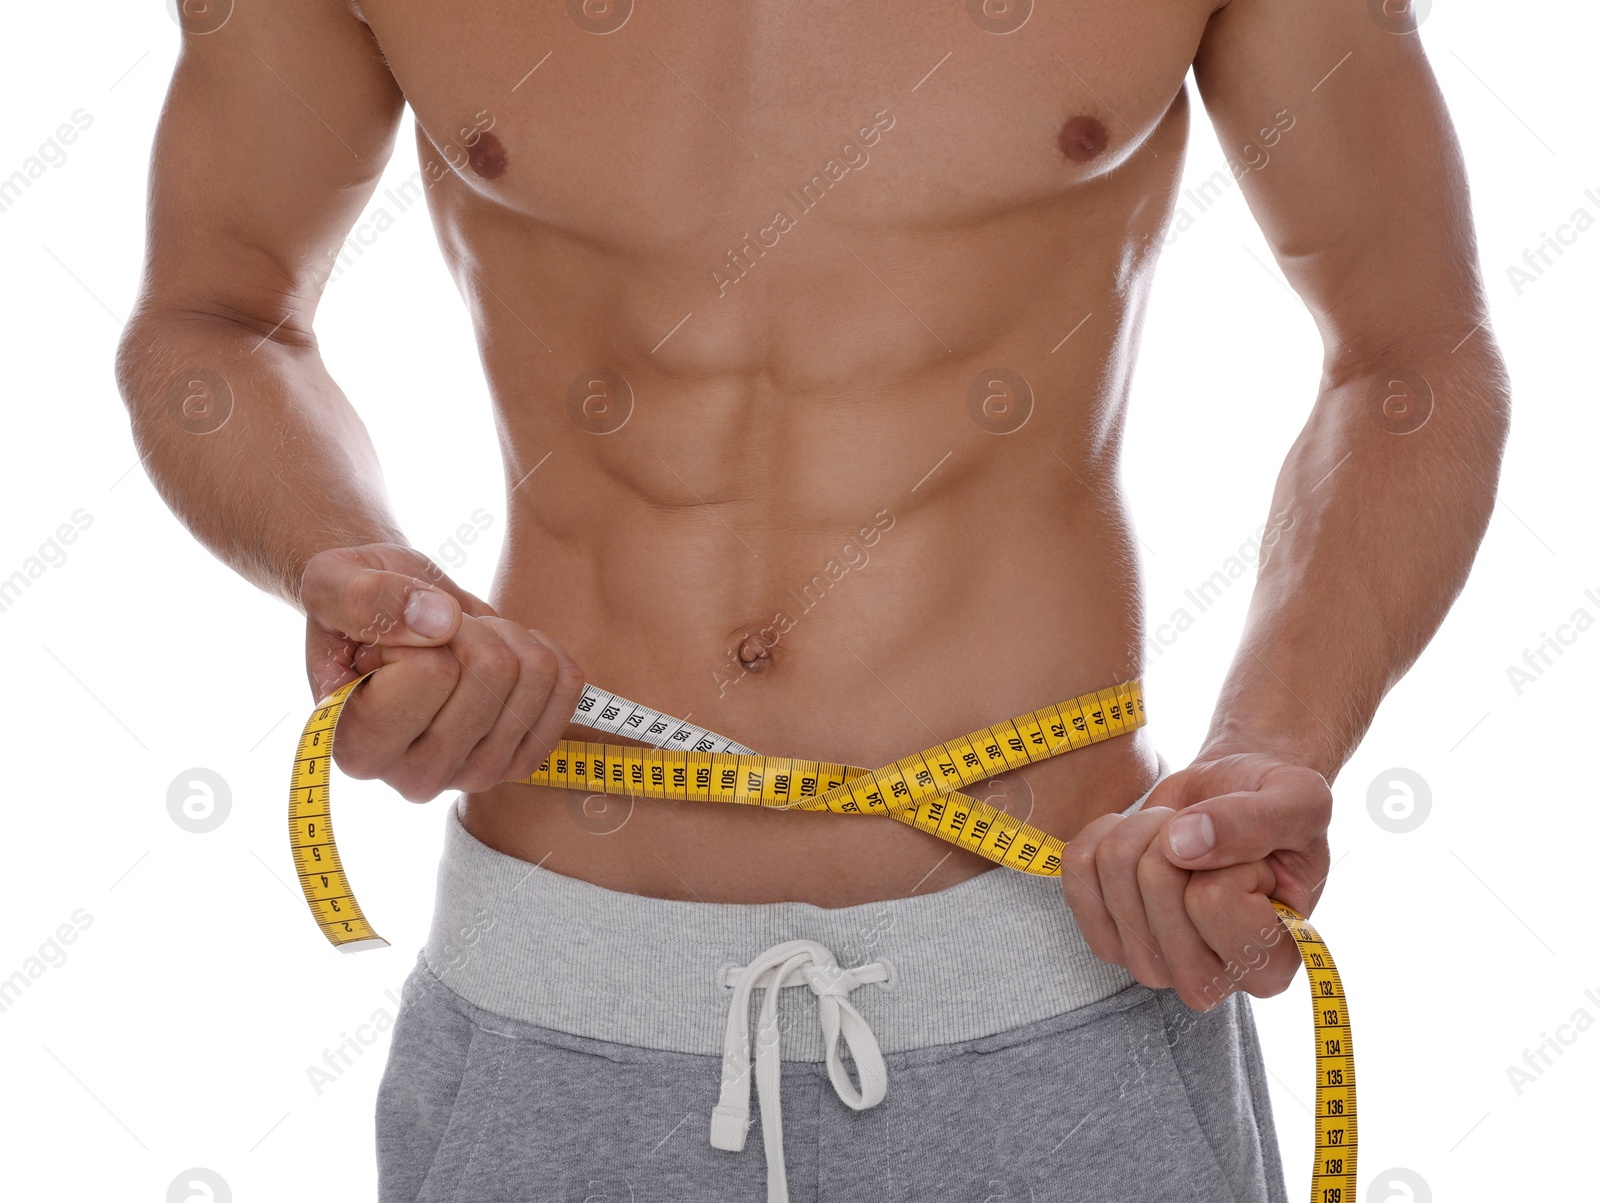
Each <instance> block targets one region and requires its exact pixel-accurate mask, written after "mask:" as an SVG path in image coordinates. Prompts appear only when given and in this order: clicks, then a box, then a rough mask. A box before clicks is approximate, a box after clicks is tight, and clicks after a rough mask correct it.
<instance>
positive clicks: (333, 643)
mask: <svg viewBox="0 0 1600 1203" xmlns="http://www.w3.org/2000/svg"><path fill="white" fill-rule="evenodd" d="M403 105H404V97H403V96H402V95H401V93H400V90H399V88H398V87H397V86H396V84H395V82H394V79H393V77H392V76H391V75H390V73H389V70H388V67H387V66H386V65H385V64H384V61H383V58H382V56H381V54H380V51H379V48H378V45H377V43H376V41H375V40H374V39H373V36H372V34H371V32H370V31H369V30H368V28H367V26H366V24H365V23H364V22H362V21H360V20H358V19H356V18H355V17H354V16H353V15H352V14H351V12H350V11H349V7H348V3H347V0H274V2H273V3H272V4H270V5H265V4H240V5H238V6H237V8H235V9H234V10H233V11H232V15H231V16H230V17H229V18H228V19H227V21H226V22H225V23H224V24H223V25H222V26H221V28H219V29H216V30H214V31H213V32H210V33H200V32H197V31H193V30H186V31H185V33H184V35H183V48H182V53H181V55H180V57H179V60H178V65H177V69H176V70H175V72H174V73H173V78H172V84H171V87H170V89H169V91H168V95H167V103H166V106H165V108H164V109H163V111H162V114H161V121H160V124H159V126H158V127H157V131H156V138H155V148H154V153H153V155H152V159H151V165H150V201H149V207H150V213H149V224H148V231H147V239H148V245H147V250H146V260H145V272H144V279H143V283H142V287H141V289H140V294H139V299H138V302H137V304H136V306H135V309H134V313H133V316H132V317H131V318H130V319H129V322H128V326H127V329H126V333H125V334H124V337H123V339H122V341H121V343H120V345H119V347H118V353H117V382H118V385H119V387H120V388H121V390H122V395H123V399H124V401H125V402H126V403H127V406H128V410H129V413H130V415H131V418H132V425H133V434H134V440H135V442H136V443H137V445H138V448H139V453H140V457H141V459H142V460H143V462H144V466H145V470H146V471H147V472H148V473H149V475H150V478H151V479H152V480H153V481H154V482H155V485H156V488H157V489H158V490H159V491H160V493H161V495H162V497H163V498H164V499H165V500H166V502H167V504H168V505H169V506H170V507H171V508H172V510H173V512H174V513H176V514H177V515H178V517H179V518H180V519H181V520H182V521H183V522H184V523H185V525H187V526H188V528H189V529H190V531H192V532H193V533H194V535H195V537H196V538H198V539H199V540H200V541H201V542H203V543H204V544H205V545H206V546H207V547H208V548H210V549H211V551H212V552H213V553H214V554H216V555H217V556H218V557H219V558H220V559H222V560H223V561H224V562H225V563H226V564H228V565H229V566H230V567H232V568H233V569H235V570H236V571H237V572H239V573H240V574H241V575H242V576H244V577H246V578H248V579H249V580H251V581H252V582H254V583H255V584H256V585H259V586H260V587H261V588H262V589H265V590H267V591H268V592H271V593H274V594H276V595H277V596H279V597H281V598H283V599H284V600H285V601H288V602H289V603H290V604H292V605H294V606H295V607H297V608H298V609H300V610H302V611H304V612H305V615H306V671H307V676H308V678H309V679H310V683H311V687H312V694H313V697H315V698H319V699H320V698H322V697H325V696H327V694H328V693H329V692H331V691H332V690H333V689H335V688H337V687H338V686H339V685H341V684H343V683H344V682H346V681H349V680H352V679H354V678H355V677H357V676H359V675H362V674H364V673H366V672H369V671H370V672H373V677H372V679H371V680H370V681H368V682H367V683H366V684H364V685H363V686H362V687H361V688H360V689H359V690H357V692H356V694H355V695H353V696H352V697H351V699H350V702H349V704H348V706H347V707H346V711H345V717H344V718H343V720H342V721H341V722H340V725H339V745H338V750H337V751H336V752H335V758H336V760H337V761H338V763H339V766H340V768H342V769H343V770H344V771H345V772H346V773H348V774H350V775H351V776H354V777H363V778H372V777H381V778H382V779H383V780H384V781H386V782H388V783H389V784H390V785H392V786H393V787H394V788H395V789H396V790H398V791H399V792H400V793H401V794H403V795H404V796H405V797H407V798H409V799H411V800H412V801H418V802H420V801H426V800H428V799H429V798H432V797H434V796H435V795H437V794H438V793H440V792H441V791H443V790H446V789H461V790H468V791H472V790H483V789H488V788H490V787H491V786H493V785H496V784H498V783H500V782H502V781H508V780H518V779H520V778H523V777H526V776H527V775H528V774H530V773H531V772H533V770H534V769H536V768H537V767H538V765H539V763H540V762H541V761H542V760H543V759H544V758H545V756H546V755H547V754H548V752H549V749H550V747H551V746H552V745H553V744H554V742H555V741H556V740H557V739H559V738H560V736H561V733H562V730H563V728H564V727H565V725H566V723H567V721H568V719H570V717H571V716H572V713H573V708H574V707H575V705H576V703H577V698H578V695H579V694H580V693H581V692H582V689H583V675H582V670H581V669H580V668H579V667H578V666H577V665H576V664H575V663H574V662H573V660H572V658H571V657H570V656H568V655H567V654H566V652H565V651H564V650H563V649H562V648H561V647H559V646H558V645H557V644H556V643H555V641H553V640H551V639H549V638H548V637H546V636H541V635H540V634H539V633H538V632H535V631H530V630H528V629H527V628H525V627H522V626H520V625H518V624H515V623H512V622H510V621H508V620H506V619H503V618H500V617H498V616H497V615H495V613H494V611H493V609H492V608H491V607H489V606H488V605H487V604H486V603H484V602H483V601H481V600H480V599H478V598H476V597H474V596H473V595H472V594H470V593H468V592H467V591H466V590H464V589H461V588H460V587H459V586H458V585H456V584H455V583H454V582H453V581H451V580H450V579H449V577H448V576H446V575H445V574H444V573H443V572H442V571H440V569H439V568H438V566H437V565H436V564H434V563H433V562H432V561H430V560H429V559H428V557H427V556H425V555H423V554H422V553H420V552H418V551H416V550H415V549H413V548H411V547H410V546H408V545H407V544H406V541H405V539H404V537H403V535H401V533H400V531H399V527H398V524H397V523H396V521H395V518H394V516H393V514H392V512H391V510H390V506H389V500H388V496H387V492H386V490H385V488H384V484H383V475H382V472H381V471H380V469H379V466H378V460H377V456H376V454H375V452H374V450H373V446H372V441H371V439H370V438H368V436H367V430H366V427H365V426H364V425H363V424H362V422H361V419H360V418H359V417H358V416H357V415H356V412H355V410H354V409H353V408H352V407H351V405H350V403H349V402H348V401H347V400H346V399H345V396H344V394H343V393H342V392H341V391H340V389H339V387H338V385H336V384H335V383H334V382H333V380H332V378H331V377H330V376H329V375H328V371H327V369H326V368H325V367H324V366H323V363H322V357H321V355H320V354H319V353H318V350H317V341H316V337H315V335H314V334H313V333H312V327H311V323H312V317H313V315H314V314H315V312H316V308H317V302H318V300H319V299H320V297H321V294H322V286H323V284H324V283H325V281H326V278H327V274H328V271H327V265H328V264H329V263H330V262H331V260H332V257H333V255H334V254H336V253H337V251H338V248H339V247H340V246H341V245H342V244H343V241H344V238H345V236H346V235H347V234H348V233H349V231H350V227H351V226H352V225H353V224H354V223H355V220H356V218H357V217H358V216H359V215H360V213H361V209H362V207H363V206H364V205H365V204H366V202H367V200H368V199H369V198H370V197H371V195H372V192H373V189H374V188H375V187H376V185H377V181H378V177H379V175H380V174H381V172H382V170H383V167H384V165H385V163H387V161H388V159H389V154H390V152H391V150H392V149H393V146H394V137H395V130H396V126H397V124H398V122H399V117H400V112H401V109H402V107H403ZM425 601H431V602H432V603H433V604H432V606H431V607H429V606H426V605H423V604H422V603H423V602H425Z"/></svg>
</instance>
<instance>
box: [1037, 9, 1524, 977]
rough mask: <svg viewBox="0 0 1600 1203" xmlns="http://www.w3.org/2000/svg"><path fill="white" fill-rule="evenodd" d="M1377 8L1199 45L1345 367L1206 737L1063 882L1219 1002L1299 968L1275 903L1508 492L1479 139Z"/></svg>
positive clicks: (1333, 351) (1258, 18) (1304, 287)
mask: <svg viewBox="0 0 1600 1203" xmlns="http://www.w3.org/2000/svg"><path fill="white" fill-rule="evenodd" d="M1372 7H1373V6H1371V5H1369V4H1366V3H1363V2H1362V0H1326V2H1324V3H1320V4H1315V5H1300V4H1295V5H1290V4H1284V3H1283V2H1282V0H1230V2H1229V3H1227V4H1226V5H1225V6H1224V7H1222V8H1220V9H1219V10H1218V11H1217V12H1216V13H1215V14H1214V15H1213V17H1212V19H1211V21H1210V23H1209V25H1208V26H1207V29H1206V32H1205V36H1204V38H1203V40H1202V42H1201V46H1200V50H1199V53H1198V55H1197V56H1196V59H1195V77H1196V80H1197V82H1198V84H1199V87H1200V92H1201V95H1202V98H1203V99H1204V101H1205V104H1206V108H1207V110H1208V111H1209V113H1210V115H1211V118H1212V121H1213V123H1214V124H1215V126H1216V128H1217V131H1218V134H1219V136H1220V138H1221V140H1222V144H1223V148H1224V150H1225V151H1227V153H1228V157H1229V159H1230V161H1231V162H1232V163H1233V164H1234V168H1233V170H1234V172H1235V174H1236V175H1238V176H1239V184H1240V189H1241V191H1242V193H1243V195H1244V197H1245V199H1246V201H1247V202H1248V204H1249V206H1250V209H1251V212H1252V213H1253V214H1254V216H1255V218H1256V220H1257V221H1258V222H1259V224H1260V226H1261V228H1262V230H1263V232H1264V233H1265V235H1266V237H1267V240H1268V242H1269V243H1270V245H1271V247H1272V251H1273V254H1274V256H1275V257H1276V259H1277V262H1278V264H1279V266H1280V267H1281V268H1282V269H1283V272H1284V275H1285V276H1286V277H1287V278H1288V280H1289V282H1290V284H1291V285H1292V286H1293V287H1294V289H1295V291H1296V292H1297V293H1298V294H1299V295H1300V297H1301V298H1302V299H1303V300H1304V302H1305V304H1306V306H1307V308H1308V309H1309V310H1310V312H1311V314H1312V317H1313V319H1314V320H1315V322H1316V324H1317V328H1318V330H1319V331H1320V332H1321V335H1322V339H1323V345H1324V358H1323V372H1322V381H1321V386H1320V389H1319V392H1318V395H1317V399H1316V403H1315V405H1314V406H1313V407H1312V410H1311V415H1310V417H1309V419H1308V420H1307V422H1306V424H1305V427H1304V428H1303V429H1302V430H1301V432H1300V435H1299V437H1298V438H1297V439H1296V440H1295V442H1294V445H1293V446H1292V447H1291V448H1290V450H1289V454H1288V457H1287V458H1286V460H1285V461H1284V464H1283V468H1282V470H1281V472H1280V473H1279V476H1278V480H1277V485H1276V488H1275V489H1274V493H1273V497H1272V504H1271V510H1270V514H1271V517H1270V518H1269V521H1268V526H1267V534H1266V536H1265V538H1264V540H1263V546H1262V553H1261V558H1260V562H1259V567H1258V575H1257V580H1256V586H1255V591H1254V593H1253V595H1252V597H1251V601H1250V609H1249V614H1248V617H1247V619H1246V623H1245V631H1244V637H1243V640H1242V642H1241V644H1240V647H1239V651H1238V654H1237V656H1236V657H1235V659H1234V662H1233V664H1232V667H1231V668H1230V670H1229V673H1228V676H1227V679H1226V681H1225V683H1224V685H1223V687H1222V691H1221V695H1220V698H1219V700H1218V703H1217V708H1216V712H1215V715H1214V716H1213V718H1212V722H1211V727H1210V730H1209V732H1208V733H1207V737H1206V740H1205V743H1204V745H1203V747H1202V748H1201V750H1200V752H1199V754H1198V755H1197V756H1196V759H1195V762H1194V763H1193V764H1191V765H1190V766H1188V767H1187V768H1185V769H1183V770H1181V771H1179V772H1177V773H1174V774H1172V775H1171V776H1170V777H1169V778H1167V779H1166V780H1165V781H1163V782H1162V783H1161V785H1160V786H1159V787H1157V789H1156V790H1155V791H1154V792H1153V793H1152V795H1151V797H1150V799H1149V803H1148V805H1147V806H1146V807H1145V808H1144V809H1143V810H1141V811H1140V812H1137V813H1136V814H1135V815H1132V816H1127V817H1124V816H1121V815H1111V816H1105V817H1104V818H1102V819H1097V820H1096V821H1095V822H1094V823H1091V824H1089V825H1087V826H1086V827H1085V828H1084V829H1083V831H1082V832H1080V833H1078V835H1077V836H1076V837H1075V838H1074V840H1073V841H1072V843H1071V844H1070V845H1069V846H1068V858H1067V863H1066V866H1065V868H1064V870H1063V877H1064V880H1065V887H1066V895H1067V899H1068V901H1069V903H1071V904H1072V906H1073V909H1074V912H1075V913H1076V914H1077V917H1078V919H1079V921H1080V923H1081V924H1082V925H1083V928H1084V932H1085V935H1086V936H1087V937H1088V938H1089V940H1090V943H1091V946H1092V947H1094V949H1095V951H1096V952H1097V953H1098V954H1099V955H1100V956H1101V957H1102V958H1104V959H1107V960H1111V961H1115V962H1117V963H1120V964H1123V965H1126V966H1127V967H1128V968H1129V969H1130V971H1131V972H1133V973H1134V975H1135V977H1137V978H1138V979H1139V980H1140V981H1143V982H1144V983H1145V984H1146V985H1151V986H1172V987H1174V988H1176V989H1177V990H1178V992H1179V994H1180V996H1181V997H1182V998H1183V1000H1184V1002H1185V1003H1187V1004H1188V1005H1189V1006H1191V1007H1193V1008H1196V1009H1206V1008H1208V1007H1209V1006H1211V1005H1214V1004H1215V1003H1216V1002H1217V1001H1219V999H1220V997H1221V996H1223V995H1225V994H1227V993H1231V992H1232V991H1233V990H1235V989H1239V990H1245V991H1248V992H1249V993H1252V994H1258V995H1269V994H1276V993H1278V992H1279V991H1281V990H1283V989H1284V988H1285V987H1286V986H1287V985H1288V983H1289V981H1290V979H1291V978H1292V977H1293V976H1294V971H1295V969H1296V968H1297V967H1298V964H1299V961H1298V957H1297V956H1296V954H1295V950H1294V947H1293V945H1292V942H1290V941H1287V940H1283V941H1276V942H1274V941H1272V940H1271V939H1270V936H1271V935H1272V934H1273V933H1275V932H1276V930H1277V920H1276V916H1275V913H1274V912H1273V911H1272V910H1271V906H1270V903H1269V902H1268V899H1269V898H1277V899H1280V900H1281V901H1283V902H1285V903H1287V904H1288V905H1290V906H1292V907H1294V908H1295V909H1296V910H1297V911H1299V912H1300V913H1301V914H1303V915H1304V914H1309V913H1310V911H1311V910H1312V909H1313V908H1314V907H1315V905H1316V902H1317V899H1318V897H1319V896H1320V894H1321V892H1322V886H1323V881H1324V878H1325V877H1326V874H1327V871H1328V859H1329V857H1328V844H1327V826H1328V820H1329V818H1330V816H1331V812H1332V803H1331V791H1330V789H1329V784H1330V783H1331V782H1332V780H1333V778H1334V777H1335V775H1336V774H1337V773H1338V771H1339V769H1340V768H1341V767H1342V766H1343V765H1344V763H1345V762H1346V761H1347V760H1348V759H1349V757H1350V755H1351V754H1352V752H1353V751H1354V750H1355V747H1356V745H1357V744H1358V742H1359V741H1360V739H1361V737H1362V735H1363V734H1364V733H1365V732H1366V730H1367V727H1368V726H1369V725H1370V723H1371V722H1372V718H1373V714H1374V712H1375V711H1376V709H1377V707H1378V704H1379V702H1380V701H1381V700H1382V699H1383V697H1384V695H1385V694H1386V693H1387V692H1388V690H1389V689H1390V688H1391V687H1392V686H1393V685H1394V684H1395V682H1396V681H1398V680H1399V679H1400V677H1401V676H1403V675H1404V674H1405V672H1406V671H1407V669H1409V667H1410V666H1411V664H1412V663H1413V662H1414V661H1415V660H1416V658H1417V656H1418V655H1419V654H1420V653H1421V651H1422V649H1423V648H1424V647H1425V646H1426V645H1427V643H1428V641H1429V640H1430V639H1431V638H1432V637H1433V634H1434V632H1435V631H1436V630H1437V629H1438V627H1439V624H1440V623H1441V622H1442V621H1443V618H1444V615H1445V613H1446V612H1447V611H1448V609H1449V607H1450V605H1451V603H1452V602H1453V601H1454V599H1455V597H1456V595H1457V594H1458V593H1459V592H1460V590H1461V588H1462V586H1463V584H1464V582H1465V580H1466V577H1467V573H1468V571H1469V569H1470V567H1471V565H1472V561H1473V558H1474V556H1475V555H1476V553H1477V548H1478V544H1479V542H1480V541H1481V539H1482V537H1483V533H1484V530H1485V528H1486V527H1487V525H1488V521H1489V516H1490V512H1491V510H1492V509H1493V506H1494V499H1495V487H1496V481H1497V479H1498V475H1499V466H1500V458H1501V452H1502V449H1503V446H1504V443H1505V437H1506V430H1507V423H1508V414H1509V408H1510V395H1509V387H1508V383H1507V380H1506V374H1505V368H1504V365H1503V363H1502V361H1501V358H1500V355H1499V352H1498V350H1497V348H1496V346H1495V344H1494V341H1493V338H1492V337H1491V334H1490V329H1489V325H1488V310H1487V307H1486V303H1485V299H1484V292H1483V284H1482V280H1481V279H1480V276H1479V273H1478V269H1477V248H1476V242H1475V239H1474V236H1473V230H1472V222H1471V214H1470V210H1469V207H1468V200H1467V186H1466V179H1465V172H1464V170H1463V166H1462V159H1461V153H1460V149H1459V146H1458V145H1457V142H1456V138H1455V133H1454V130H1453V128H1452V126H1451V124H1450V119H1449V116H1448V114H1447V113H1446V111H1445V107H1444V103H1443V100H1442V99H1441V97H1440V94H1439V91H1438V88H1437V86H1436V84H1435V82H1434V79H1433V74H1432V72H1431V70H1430V69H1429V67H1428V64H1427V61H1426V59H1425V58H1424V56H1423V52H1422V47H1421V45H1420V42H1419V40H1418V36H1417V34H1415V33H1414V32H1413V33H1409V34H1396V33H1393V32H1390V31H1389V29H1387V28H1385V27H1384V26H1389V27H1393V26H1394V25H1395V24H1396V21H1395V20H1394V19H1390V18H1381V17H1380V18H1375V17H1374V16H1372V15H1370V13H1371V10H1372ZM1396 7H1398V6H1396ZM1380 20H1381V21H1382V24H1380ZM1241 170H1242V174H1240V172H1241ZM1248 370H1249V365H1248V364H1247V363H1245V362H1243V360H1242V358H1241V363H1240V371H1241V373H1245V372H1248ZM1208 840H1209V847H1207V841H1208ZM1183 854H1187V855H1183ZM1264 937H1267V938H1265V939H1264ZM1274 943H1275V946H1274V947H1270V948H1267V947H1263V945H1264V944H1266V945H1272V944H1274ZM1108 954H1109V955H1108Z"/></svg>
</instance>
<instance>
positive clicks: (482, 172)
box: [467, 131, 506, 180]
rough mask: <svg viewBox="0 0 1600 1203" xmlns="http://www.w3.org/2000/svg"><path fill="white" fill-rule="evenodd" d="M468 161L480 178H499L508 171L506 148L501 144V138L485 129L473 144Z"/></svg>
mask: <svg viewBox="0 0 1600 1203" xmlns="http://www.w3.org/2000/svg"><path fill="white" fill-rule="evenodd" d="M467 162H468V164H469V165H470V166H471V167H472V170H473V171H474V172H475V173H476V174H477V175H478V177H479V178H480V179H485V180H493V179H498V178H499V177H500V176H502V175H504V174H505V171H506V148H505V147H504V146H502V145H500V139H499V138H496V137H495V136H494V135H493V134H491V133H489V132H487V131H485V132H483V133H481V134H479V135H478V140H477V141H476V142H474V143H473V144H472V150H471V153H470V154H469V155H468V157H467Z"/></svg>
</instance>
